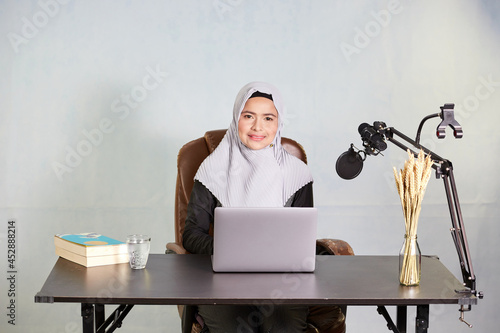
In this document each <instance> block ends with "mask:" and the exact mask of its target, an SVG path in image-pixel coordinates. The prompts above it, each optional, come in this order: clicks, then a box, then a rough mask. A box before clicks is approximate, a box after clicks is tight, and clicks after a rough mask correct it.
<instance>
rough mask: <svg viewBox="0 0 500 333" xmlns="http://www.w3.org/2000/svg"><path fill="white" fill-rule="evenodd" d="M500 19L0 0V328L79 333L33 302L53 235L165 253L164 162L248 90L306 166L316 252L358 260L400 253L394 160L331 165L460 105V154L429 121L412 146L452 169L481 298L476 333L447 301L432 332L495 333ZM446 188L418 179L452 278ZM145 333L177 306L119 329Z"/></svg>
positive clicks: (363, 322)
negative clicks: (375, 138) (272, 89)
mask: <svg viewBox="0 0 500 333" xmlns="http://www.w3.org/2000/svg"><path fill="white" fill-rule="evenodd" d="M499 22H500V6H499V3H498V2H497V1H494V0H483V1H473V0H471V1H467V0H443V1H406V0H401V1H383V0H381V1H371V0H364V1H361V0H356V1H340V0H339V1H327V0H324V1H293V0H281V1H263V0H259V1H249V0H246V1H245V0H215V1H213V0H210V1H193V0H189V1H172V0H167V1H133V0H130V1H110V0H107V1H77V0H73V1H71V0H64V1H63V0H39V1H22V2H21V1H13V0H3V1H1V3H0V36H1V39H0V50H1V51H0V74H1V80H0V114H1V120H0V155H1V164H0V189H1V192H0V223H1V225H0V235H1V238H0V241H1V246H0V267H1V268H2V271H3V272H4V273H3V274H1V275H0V276H1V277H0V281H1V282H0V286H1V289H0V290H1V293H0V305H1V306H0V308H1V309H3V310H1V311H0V313H1V316H0V318H2V319H0V330H1V331H2V332H34V331H37V332H58V333H59V332H78V331H79V330H80V320H81V319H80V313H79V306H78V305H75V304H62V305H61V304H51V305H50V304H35V303H34V302H33V298H34V295H35V294H36V293H37V292H38V291H39V290H40V288H41V286H42V284H43V282H44V281H45V278H46V277H47V275H48V273H49V272H50V270H51V268H52V266H53V264H54V263H55V261H56V256H55V254H54V247H53V243H52V236H53V235H54V234H55V233H62V232H85V231H97V232H101V233H103V234H106V235H109V236H111V237H115V238H119V239H124V238H125V236H126V235H127V234H129V233H133V232H142V233H148V234H151V235H153V245H152V252H154V253H162V252H163V251H164V247H165V243H166V242H168V241H171V240H173V238H174V236H173V223H172V217H173V203H174V185H175V177H176V174H175V172H176V171H175V168H176V155H177V151H178V150H179V148H180V147H181V146H182V144H183V143H185V142H187V141H189V140H191V139H194V138H197V137H199V136H201V135H202V134H203V133H204V132H205V131H206V130H209V129H217V128H226V127H227V126H228V125H229V122H230V120H231V110H232V104H233V100H234V97H235V96H236V93H237V92H238V90H239V89H240V87H241V86H243V85H244V84H245V83H247V82H249V81H253V80H263V81H269V82H271V83H273V84H275V85H276V86H277V87H279V88H280V89H281V91H282V92H283V95H284V97H285V101H286V102H287V119H286V125H287V126H286V128H285V133H284V135H285V136H288V137H292V138H294V139H296V140H298V141H299V142H301V143H302V144H303V145H304V146H305V148H306V150H307V152H308V154H309V164H310V166H311V168H312V171H313V174H314V177H315V204H316V206H318V207H319V212H320V225H319V230H318V236H319V237H335V238H342V239H345V240H347V241H349V242H350V243H351V245H352V246H353V248H354V249H355V252H356V253H357V254H372V255H380V254H389V255H394V254H397V252H398V251H399V248H400V245H401V244H402V240H403V217H402V213H401V208H400V206H399V199H398V197H397V194H396V192H395V190H394V186H395V185H394V182H393V179H392V166H396V167H401V166H402V163H403V161H404V159H405V158H406V154H405V153H404V152H403V151H401V150H399V149H398V148H396V147H395V146H390V147H389V149H388V150H387V151H386V153H385V157H381V156H379V157H370V158H368V160H367V161H366V162H365V165H364V169H365V170H363V172H362V173H361V175H360V176H359V177H358V178H356V179H355V180H352V181H344V180H342V179H340V178H339V177H338V176H337V174H336V173H335V162H336V159H337V157H338V156H339V155H340V154H341V153H342V152H344V151H346V150H347V148H348V147H349V144H350V143H351V142H353V143H354V144H355V145H358V146H360V144H361V142H360V139H359V135H358V134H357V127H358V125H359V124H360V123H362V122H369V123H371V122H373V121H375V120H382V121H385V122H386V123H387V124H388V125H389V126H394V127H396V128H397V129H399V130H401V131H402V132H404V133H406V134H408V135H409V136H411V137H414V135H415V133H416V129H417V126H418V123H419V122H420V120H421V119H422V118H423V117H424V116H426V115H428V114H431V113H436V112H439V106H441V105H443V104H444V103H455V104H456V118H457V120H458V121H459V122H460V123H461V124H462V126H463V128H464V133H465V134H464V138H463V139H461V140H455V139H454V138H453V136H452V135H451V131H448V136H447V138H446V139H445V140H439V141H438V140H437V139H436V138H435V137H434V131H435V126H437V123H438V120H437V119H434V121H430V122H429V124H428V125H426V127H424V131H423V133H422V143H423V144H424V145H426V146H428V147H429V148H430V149H432V150H434V151H435V152H437V153H438V154H439V155H441V156H443V157H446V158H448V159H450V160H451V161H452V162H453V164H454V166H455V176H456V180H457V186H458V191H459V195H460V200H461V204H462V211H463V214H464V218H465V223H466V227H467V235H468V237H469V243H470V249H471V253H472V259H473V263H474V268H475V272H476V275H477V281H478V289H479V290H483V291H484V292H485V295H486V296H485V298H484V299H483V300H481V301H479V304H478V305H477V306H475V307H473V311H472V312H471V313H467V314H466V319H467V320H469V321H470V322H471V323H473V324H474V329H473V331H471V330H469V329H468V328H467V327H466V326H465V325H464V324H462V323H460V322H459V321H458V316H459V312H458V306H456V305H446V306H444V305H442V306H431V322H430V330H429V331H430V332H444V331H447V332H449V331H453V332H493V331H496V330H497V324H496V319H495V318H496V316H497V304H496V301H497V300H498V299H499V297H500V292H499V288H498V282H495V281H496V280H497V278H496V276H499V275H500V265H499V260H498V253H499V251H498V249H497V243H498V240H499V236H500V227H499V223H498V214H499V204H500V200H499V193H498V191H499V181H500V178H499V177H498V171H497V165H498V163H499V162H500V158H499V157H498V156H497V151H498V144H499V141H500V135H499V131H498V128H497V126H498V123H499V122H500V115H499V113H498V107H499V102H500V66H499V63H498V54H499V53H500V23H499ZM151 72H155V73H156V74H155V76H154V77H152V76H151V74H150V73H151ZM98 130H99V132H98ZM99 133H101V134H99ZM75 151H76V152H77V153H78V156H76V155H75V153H74V152H75ZM441 183H442V182H441V181H440V180H435V179H431V182H430V183H429V187H428V190H427V194H426V197H425V200H424V205H423V208H422V214H421V219H420V223H419V242H420V245H421V248H422V251H423V252H424V253H426V254H437V255H439V256H440V258H441V260H442V261H443V263H444V264H445V265H446V266H447V267H448V268H449V269H450V270H451V271H452V272H453V273H454V274H455V275H456V276H457V277H460V271H459V267H458V260H457V255H456V252H455V249H454V245H453V242H452V239H451V236H450V234H449V230H448V229H449V228H450V219H449V215H448V208H447V204H446V199H445V193H444V189H443V186H442V184H441ZM11 218H15V219H16V221H17V237H18V238H17V246H18V258H17V264H18V276H17V278H18V281H17V292H18V294H17V298H16V300H17V313H16V326H12V325H9V324H8V323H7V320H8V317H7V316H6V314H7V309H6V306H7V305H8V304H7V303H8V301H9V298H8V296H7V280H6V277H4V276H6V275H7V273H6V272H7V270H8V269H7V254H6V250H7V244H6V241H7V236H6V233H7V221H8V219H11ZM391 311H393V309H391ZM411 316H412V314H411V311H410V315H409V324H410V326H412V325H413V319H411ZM41 324H42V325H41ZM144 327H148V328H147V331H148V332H176V331H177V332H178V331H179V327H180V321H179V319H178V316H177V312H176V308H175V307H173V306H163V307H160V306H158V307H157V306H149V307H146V306H143V307H136V308H134V309H133V311H132V312H131V313H130V314H129V316H128V317H127V319H126V320H125V324H124V326H123V328H121V329H120V332H137V331H146V329H144ZM348 327H349V332H386V331H387V328H386V326H385V321H384V319H383V318H382V317H381V316H380V315H378V314H377V313H376V309H375V308H374V307H351V308H350V309H349V313H348ZM412 331H413V328H410V332H412Z"/></svg>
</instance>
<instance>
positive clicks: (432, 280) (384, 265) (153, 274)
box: [35, 254, 464, 305]
mask: <svg viewBox="0 0 500 333" xmlns="http://www.w3.org/2000/svg"><path fill="white" fill-rule="evenodd" d="M316 261H317V262H316V271H315V272H314V273H214V272H213V271H212V265H211V258H210V256H208V255H195V254H186V255H176V254H151V255H150V256H149V261H148V263H147V267H146V268H145V269H142V270H132V269H131V268H130V266H129V265H128V264H117V265H108V266H99V267H90V268H86V267H83V266H80V265H78V264H75V263H73V262H71V261H68V260H66V259H63V258H59V259H58V260H57V262H56V264H55V266H54V268H53V269H52V271H51V273H50V275H49V276H48V278H47V280H46V281H45V284H44V285H43V287H42V289H41V290H40V292H38V293H37V294H36V296H35V302H37V303H53V302H70V303H93V304H98V303H100V304H151V305H152V304H156V305H159V304H165V305H176V304H266V303H278V302H279V303H282V304H285V303H286V304H305V305H312V304H318V305H319V304H337V305H421V304H457V303H459V300H460V299H461V298H463V297H464V296H463V295H460V294H458V293H456V292H455V290H458V289H463V285H462V283H460V281H458V280H457V279H456V278H455V277H454V276H453V274H452V273H451V272H450V271H449V270H448V269H447V268H446V267H445V266H444V265H443V264H442V263H441V262H440V261H439V260H438V259H437V258H434V257H426V256H423V257H422V278H421V282H420V285H419V286H416V287H404V286H401V285H400V284H399V280H398V266H399V258H398V257H397V256H329V255H325V256H317V257H316Z"/></svg>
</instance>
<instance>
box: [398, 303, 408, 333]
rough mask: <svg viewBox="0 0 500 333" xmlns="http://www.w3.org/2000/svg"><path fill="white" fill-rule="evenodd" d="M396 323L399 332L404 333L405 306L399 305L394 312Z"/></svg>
mask: <svg viewBox="0 0 500 333" xmlns="http://www.w3.org/2000/svg"><path fill="white" fill-rule="evenodd" d="M396 311H397V312H396V323H397V327H398V330H399V332H401V333H406V318H407V314H408V311H407V307H406V306H405V305H400V306H398V307H397V310H396Z"/></svg>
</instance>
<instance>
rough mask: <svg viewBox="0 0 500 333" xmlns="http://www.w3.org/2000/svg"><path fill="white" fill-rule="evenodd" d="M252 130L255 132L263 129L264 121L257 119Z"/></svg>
mask: <svg viewBox="0 0 500 333" xmlns="http://www.w3.org/2000/svg"><path fill="white" fill-rule="evenodd" d="M252 129H253V130H254V131H256V130H260V129H262V120H259V119H255V121H254V122H253V124H252Z"/></svg>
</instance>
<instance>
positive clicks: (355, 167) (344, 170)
mask: <svg viewBox="0 0 500 333" xmlns="http://www.w3.org/2000/svg"><path fill="white" fill-rule="evenodd" d="M360 153H364V151H358V152H356V151H355V150H354V145H353V144H352V143H351V148H349V150H348V151H346V152H345V153H343V154H342V155H340V156H339V158H338V159H337V163H336V164H335V169H336V170H337V174H338V175H339V176H340V178H343V179H346V180H350V179H353V178H356V177H357V176H358V175H359V174H360V172H361V170H363V161H364V160H365V158H366V154H364V156H363V157H361V154H360Z"/></svg>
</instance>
